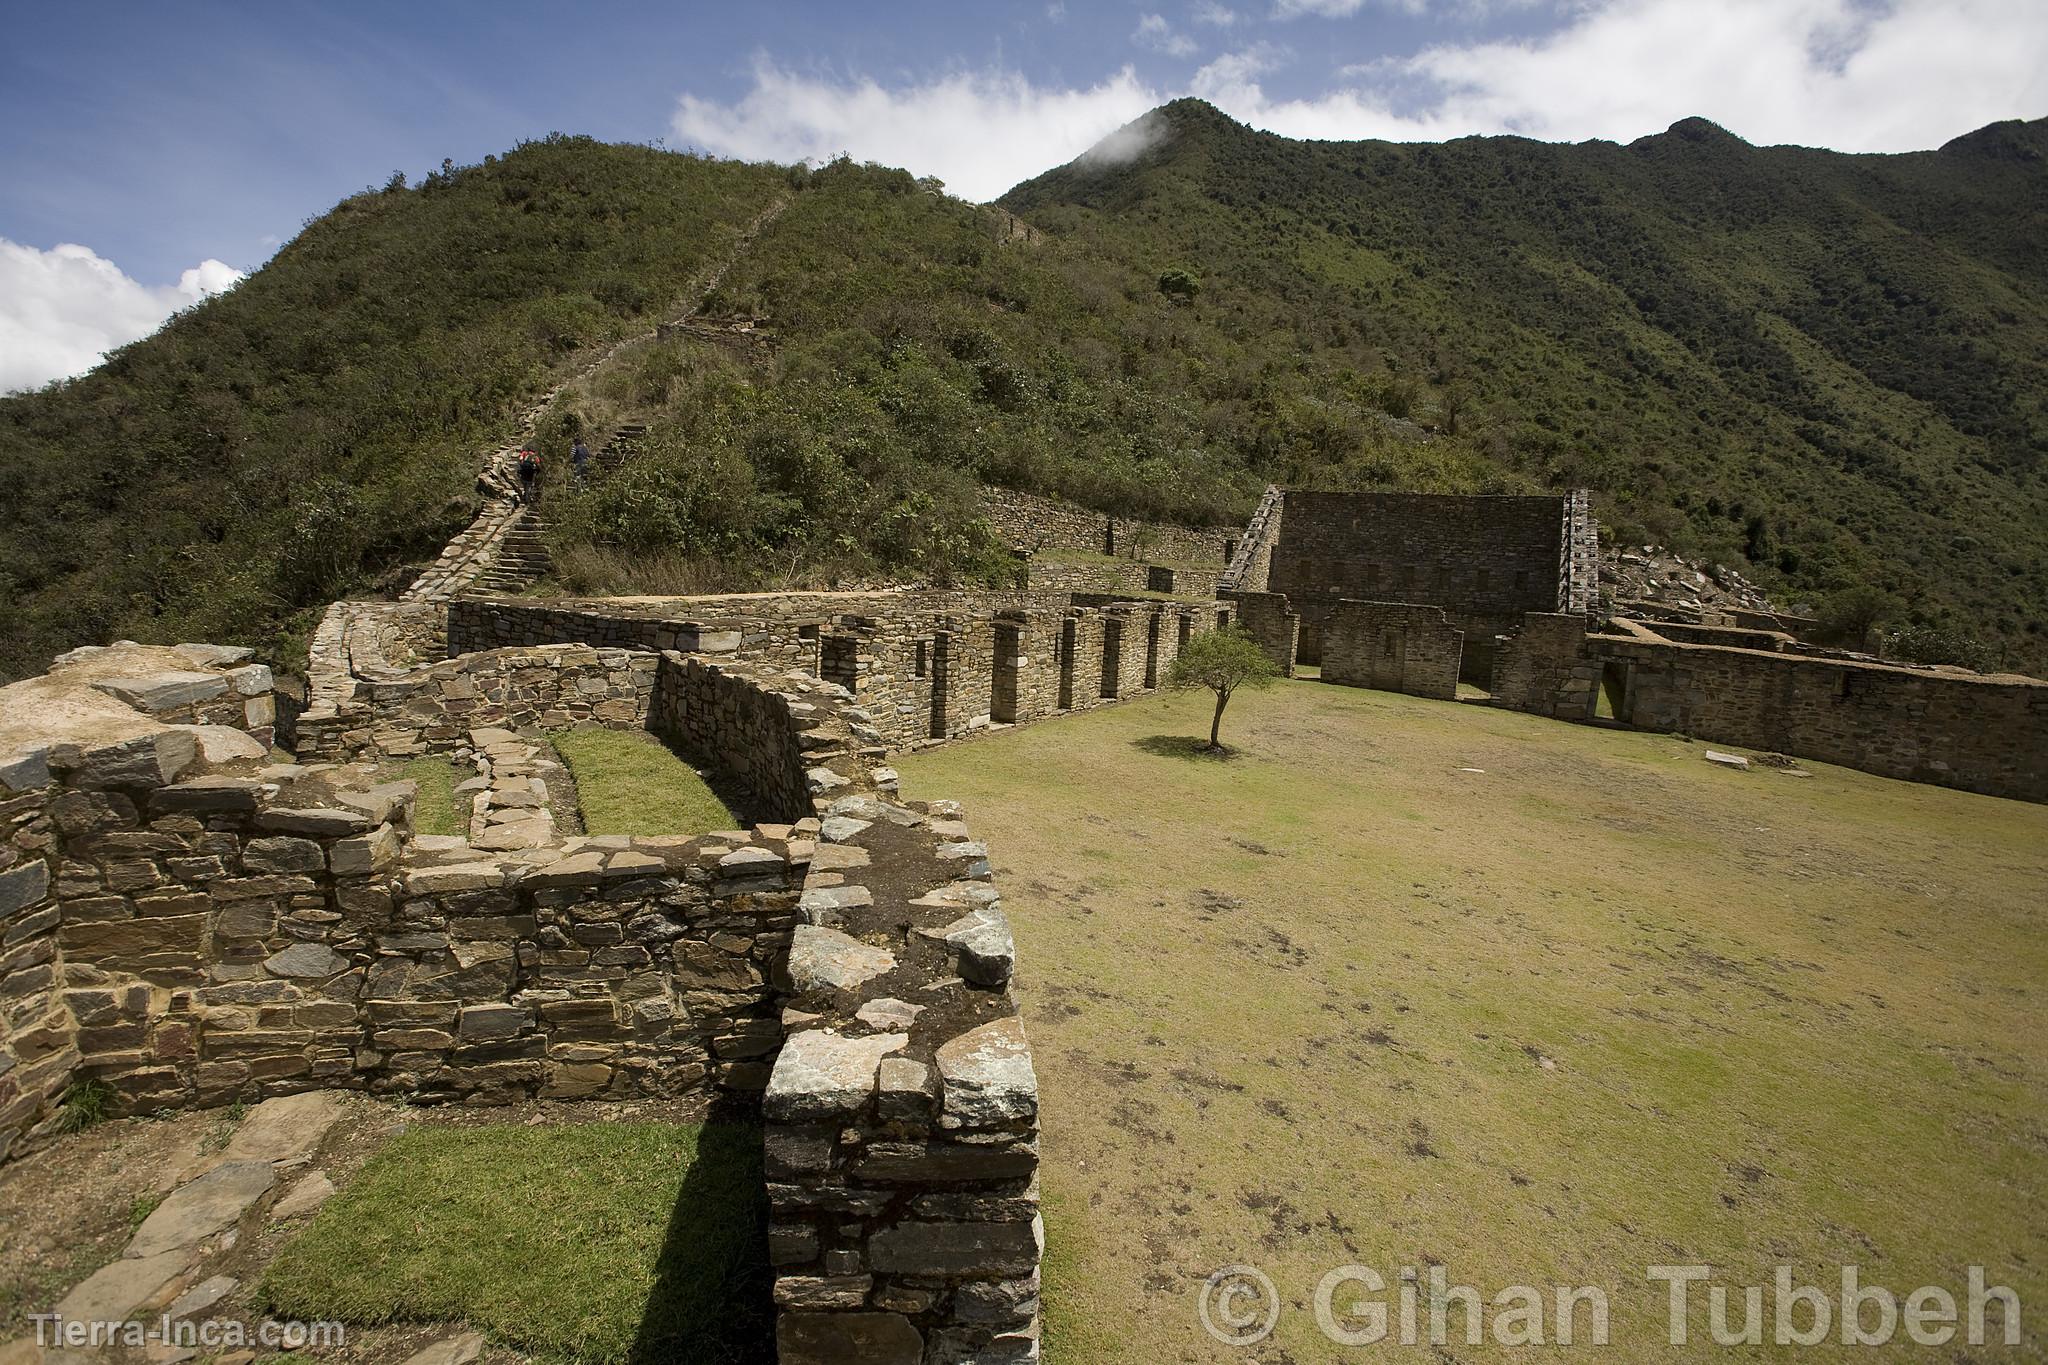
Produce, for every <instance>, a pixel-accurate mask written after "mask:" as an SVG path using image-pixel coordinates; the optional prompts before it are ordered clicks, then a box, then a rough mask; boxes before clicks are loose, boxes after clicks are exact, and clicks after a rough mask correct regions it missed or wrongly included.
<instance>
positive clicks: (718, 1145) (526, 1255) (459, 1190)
mask: <svg viewBox="0 0 2048 1365" xmlns="http://www.w3.org/2000/svg"><path fill="white" fill-rule="evenodd" d="M760 1152H761V1132H760V1129H759V1128H758V1127H753V1126H750V1125H744V1124H730V1123H712V1124H705V1125H701V1126H698V1125H687V1124H665V1123H591V1124H580V1125H570V1126H548V1127H533V1128H529V1127H524V1126H513V1125H491V1126H489V1127H483V1128H456V1127H441V1126H428V1125H422V1126H418V1127H414V1128H411V1129H409V1130H407V1131H406V1132H403V1133H401V1134H399V1135H398V1136H397V1137H395V1138H393V1139H392V1140H391V1142H390V1143H388V1144H387V1145H386V1146H385V1147H384V1148H383V1149H382V1150H381V1151H379V1152H378V1153H377V1154H376V1155H375V1156H373V1157H372V1158H371V1159H370V1161H369V1162H368V1163H367V1164H366V1165H365V1166H364V1167H363V1169H362V1171H361V1172H360V1173H359V1174H358V1175H357V1176H356V1178H355V1179H354V1180H353V1181H351V1182H350V1183H349V1185H348V1186H347V1188H345V1189H344V1190H342V1191H341V1193H339V1194H337V1195H336V1196H335V1197H334V1198H333V1199H332V1200H330V1201H329V1202H328V1204H327V1206H326V1207H325V1208H323V1209H322V1210H321V1211H320V1213H319V1215H318V1216H317V1217H316V1218H315V1219H314V1220H313V1222H312V1223H311V1224H310V1225H309V1226H308V1227H307V1228H306V1229H305V1231H304V1232H302V1233H300V1234H299V1235H298V1236H297V1237H296V1238H294V1239H293V1240H292V1241H291V1242H289V1243H287V1244H286V1245H285V1247H284V1248H283V1250H282V1251H280V1252H279V1254H278V1256H277V1258H276V1259H275V1260H274V1261H272V1263H271V1265H270V1268H269V1270H268V1271H266V1272H265V1274H264V1277H263V1280H262V1283H261V1285H260V1286H259V1289H258V1295H259V1297H260V1299H261V1301H262V1302H263V1304H264V1306H265V1307H266V1308H267V1309H268V1310H269V1311H271V1312H273V1313H275V1314H277V1315H279V1316H281V1317H289V1318H298V1319H303V1320H307V1321H313V1320H319V1319H333V1320H338V1321H342V1322H350V1323H358V1324H363V1325H370V1326H374V1325H376V1324H379V1323H385V1322H393V1321H456V1320H459V1321H464V1322H467V1323H469V1324H470V1325H471V1326H473V1327H476V1328H478V1329H479V1330H482V1331H484V1332H486V1333H488V1334H489V1335H490V1336H491V1337H493V1338H494V1339H496V1340H498V1341H501V1342H504V1343H506V1344H508V1345H510V1346H512V1347H513V1348H515V1349H517V1350H520V1351H525V1352H528V1353H530V1354H532V1355H533V1356H535V1357H536V1358H538V1359H542V1360H547V1361H561V1362H575V1363H576V1365H613V1363H614V1362H617V1363H621V1365H639V1363H640V1362H653V1361H663V1362H678V1365H739V1362H741V1361H747V1360H754V1359H758V1358H760V1357H761V1353H762V1352H763V1351H764V1350H765V1349H766V1341H767V1337H768V1334H769V1332H770V1331H771V1325H772V1318H773V1307H772V1304H771V1303H770V1299H769V1289H770V1283H771V1277H770V1272H769V1269H768V1261H767V1242H766V1218H767V1210H766V1206H765V1200H764V1198H763V1194H762V1190H763V1186H762V1183H761V1166H760V1160H761V1158H760Z"/></svg>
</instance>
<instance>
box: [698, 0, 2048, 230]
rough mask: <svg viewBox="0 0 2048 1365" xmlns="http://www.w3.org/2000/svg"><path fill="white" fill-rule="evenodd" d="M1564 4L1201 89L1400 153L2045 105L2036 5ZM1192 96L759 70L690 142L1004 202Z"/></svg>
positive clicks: (1260, 70)
mask: <svg viewBox="0 0 2048 1365" xmlns="http://www.w3.org/2000/svg"><path fill="white" fill-rule="evenodd" d="M1382 2H1385V0H1382ZM1393 2H1396V3H1398V2H1399V0H1393ZM1473 2H1475V0H1452V3H1453V4H1454V5H1456V4H1469V3H1473ZM1494 2H1495V3H1502V2H1504V0H1494ZM1330 3H1338V0H1330ZM1567 13H1568V18H1567V19H1566V21H1565V23H1564V24H1563V26H1561V27H1559V28H1557V29H1555V30H1553V31H1552V32H1550V33H1548V34H1545V35H1543V36H1541V37H1538V38H1534V39H1529V40H1523V41H1515V42H1480V43H1465V44H1457V43H1450V44H1440V45H1437V46H1433V47H1429V48H1425V49H1423V50H1422V51H1419V52H1416V53H1413V54H1411V55H1407V56H1399V57H1391V58H1384V59H1381V60H1379V61H1376V62H1373V63H1370V64H1368V65H1366V66H1365V67H1362V68H1348V69H1346V70H1345V71H1343V72H1341V73H1340V74H1339V77H1338V83H1337V84H1335V85H1334V86H1332V87H1330V88H1326V89H1324V90H1321V91H1318V92H1315V93H1313V94H1310V95H1307V96H1294V97H1276V96H1275V95H1273V94H1271V93H1269V92H1268V90H1267V89H1266V85H1267V84H1268V83H1270V77H1271V76H1272V75H1273V73H1274V72H1275V71H1277V70H1278V69H1279V68H1280V67H1281V66H1282V65H1283V64H1284V63H1286V62H1287V61H1288V60H1289V54H1288V51H1287V49H1286V48H1283V47H1276V46H1273V45H1270V44H1254V45H1252V46H1249V47H1246V48H1244V49H1243V50H1241V51H1237V52H1232V53H1227V54H1225V55H1223V56H1220V57H1217V58H1216V59H1215V60H1213V61H1211V62H1209V63H1208V64H1207V65H1205V66H1203V67H1202V68H1201V69H1200V70H1199V71H1197V72H1196V73H1195V74H1194V75H1193V76H1192V77H1191V78H1190V80H1189V82H1188V86H1187V90H1186V93H1191V94H1196V95H1200V96H1202V97H1203V98H1205V99H1207V100H1209V101H1211V102H1212V103H1214V104H1215V105H1217V106H1218V107H1219V108H1221V109H1222V110H1224V112H1226V113H1228V114H1230V115H1231V116H1233V117H1234V118H1237V119H1240V120H1242V121H1244V122H1246V123H1249V124H1252V125H1253V126H1255V127H1259V128H1265V129H1268V130H1270V131H1272V132H1276V133H1282V134H1285V135H1287V136H1290V137H1305V138H1334V139H1351V138H1367V137H1377V138H1391V139H1399V140H1406V141H1436V140H1441V139H1444V138H1451V137H1461V136H1464V135H1466V134H1470V133H1510V132H1511V133H1520V134H1522V135H1524V136H1528V137H1536V138H1544V139H1549V140H1554V141H1577V140H1581V139H1585V138H1595V137H1600V138H1612V139H1615V140H1617V141H1626V140H1628V139H1632V138H1636V137H1640V136H1643V135H1644V134H1646V133H1654V132H1660V131H1662V130H1663V129H1664V128H1666V127H1668V126H1670V125H1671V124H1672V123H1674V122H1676V121H1677V120H1678V119H1681V118H1684V117H1686V116H1688V115H1691V114H1700V115H1704V116H1705V117H1707V118H1710V119H1713V120H1714V121H1715V122H1717V123H1720V124H1722V125H1724V126H1726V127H1728V128H1729V129H1731V130H1732V131H1734V132H1735V133H1737V134H1739V135H1740V136H1742V137H1744V138H1747V139H1748V140H1749V141H1751V142H1755V143H1760V144H1761V143H1775V142H1794V143H1802V144H1805V145H1809V146H1820V147H1833V148H1837V149H1839V150H1842V151H1906V150H1913V149H1920V148H1928V147H1934V146H1938V145H1939V144H1940V143H1942V142H1945V141H1947V140H1948V139H1949V138H1951V137H1955V136H1957V135H1958V134H1961V133H1965V132H1968V131H1970V130H1972V129H1974V128H1979V127H1982V126H1983V125H1984V124H1986V123H1990V122H1993V121H1995V120H1998V119H2005V118H2016V117H2039V116H2040V115H2042V114H2043V113H2048V5H2042V4H2040V3H2039V2H2038V0H1892V3H1891V4H1890V6H1889V7H1888V8H1885V9H1877V10H1873V9H1872V8H1870V6H1869V5H1868V4H1867V3H1865V0H1719V2H1718V3H1717V4H1716V5H1714V6H1713V7H1712V8H1711V9H1709V8H1708V7H1706V6H1704V5H1701V4H1700V3H1698V0H1575V4H1574V5H1573V6H1571V7H1570V8H1569V9H1568V10H1567ZM1180 93H1183V92H1182V91H1180V90H1171V89H1169V90H1157V89H1154V88H1152V87H1151V86H1149V85H1147V84H1146V83H1145V82H1144V81H1142V80H1140V79H1139V78H1138V77H1137V76H1136V75H1135V74H1134V73H1133V71H1132V70H1131V68H1129V67H1125V68H1123V69H1122V70H1120V71H1118V72H1117V73H1115V74H1114V75H1112V76H1109V77H1108V78H1106V79H1104V80H1103V81H1101V82H1100V83H1099V84H1097V85H1094V86H1092V87H1089V88H1086V89H1063V88H1057V87H1047V86H1039V85H1035V84H1033V83H1032V82H1031V81H1030V80H1028V79H1027V78H1026V77H1024V76H1022V75H1020V74H1018V73H1016V72H1014V71H1008V70H1003V69H1000V68H997V69H989V70H982V71H968V72H961V73H956V74H953V75H949V76H946V77H943V78H940V79H937V80H932V81H928V82H925V83H922V84H916V85H905V86H895V87H885V86H882V85H880V84H878V83H876V82H875V81H873V80H869V79H859V80H839V79H829V78H820V77H814V76H808V75H798V74H795V73H792V72H789V71H786V70H783V69H782V68H780V67H777V66H775V65H774V64H773V63H771V62H767V61H763V62H760V63H758V64H757V65H756V67H755V70H754V84H753V88H752V89H751V90H750V91H749V92H748V93H746V94H745V95H744V96H742V97H741V98H740V99H739V100H737V101H736V102H733V103H730V104H726V103H720V102H717V101H713V100H707V99H702V98H699V97H697V96H694V95H685V96H683V97H682V99H681V101H680V103H679V105H678V107H677V111H676V116H675V131H676V132H677V134H678V135H679V136H681V137H682V138H684V139H685V140H687V141H689V142H692V143H694V144H696V145H697V146H700V147H703V148H706V149H707V150H710V151H713V152H717V153H720V154H722V155H728V156H741V157H748V158H753V159H763V160H779V161H793V160H799V159H802V158H806V157H819V156H831V155H834V154H836V153H838V152H840V151H847V152H850V153H852V154H853V155H854V156H856V157H859V158H861V159H863V160H873V161H880V162H885V163H887V164H889V165H894V166H904V167H908V168H909V169H910V170H912V171H914V172H916V173H918V174H920V175H937V176H939V177H941V178H942V179H944V180H945V181H946V182H947V184H948V186H949V187H950V188H951V189H952V190H953V192H954V193H956V194H960V195H963V196H964V197H966V198H970V199H989V198H993V197H994V196H996V195H998V194H1001V193H1002V192H1003V191H1004V190H1006V189H1008V188H1009V187H1010V186H1011V185H1014V184H1016V183H1017V182H1018V181H1020V180H1024V179H1028V178H1029V177H1031V176H1033V175H1037V174H1038V173H1040V172H1041V171H1044V170H1046V169H1048V168H1049V167H1052V166H1056V165H1059V164H1061V163H1062V162H1066V161H1069V160H1072V159H1073V158H1074V157H1076V156H1078V155H1080V154H1081V153H1082V152H1083V151H1085V150H1086V149H1087V148H1088V147H1090V146H1092V145H1093V144H1094V143H1095V142H1096V141H1097V140H1098V139H1100V138H1102V137H1104V136H1107V135H1108V134H1110V133H1111V132H1113V131H1115V130H1117V129H1119V128H1121V127H1122V126H1123V125H1125V124H1127V123H1129V122H1131V121H1132V120H1133V119H1135V118H1137V117H1138V115H1140V114H1142V113H1144V112H1145V111H1146V110H1148V109H1151V108H1153V107H1155V106H1157V105H1159V104H1162V103H1164V102H1165V101H1166V100H1167V99H1169V98H1171V97H1172V96H1173V95H1176V94H1180ZM1127 144H1128V145H1127ZM1132 145H1135V146H1140V147H1141V146H1143V145H1147V144H1145V142H1144V141H1143V139H1142V138H1141V137H1139V136H1138V135H1136V134H1127V135H1126V138H1125V142H1124V143H1121V144H1119V146H1118V148H1117V149H1116V150H1117V151H1118V153H1119V154H1121V155H1130V154H1132V152H1131V146H1132Z"/></svg>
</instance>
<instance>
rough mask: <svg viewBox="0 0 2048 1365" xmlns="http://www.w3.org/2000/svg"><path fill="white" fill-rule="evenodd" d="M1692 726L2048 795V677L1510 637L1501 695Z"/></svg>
mask: <svg viewBox="0 0 2048 1365" xmlns="http://www.w3.org/2000/svg"><path fill="white" fill-rule="evenodd" d="M1602 691H1605V693H1606V694H1607V695H1608V697H1609V698H1610V700H1611V702H1612V710H1613V713H1614V717H1613V718H1614V722H1615V723H1617V724H1622V725H1628V726H1630V727H1632V728H1635V729H1640V730H1657V731H1663V732H1668V733H1678V734H1687V735H1692V736H1695V737H1696V738H1699V739H1704V740H1711V741H1714V742H1716V743H1721V744H1730V745H1742V746H1745V747H1748V748H1753V749H1762V750H1769V751H1775V752H1780V753H1786V754H1796V755H1798V756H1800V757H1803V758H1811V759H1817V760H1820V761H1821V762H1826V763H1839V764H1842V765H1843V766H1844V767H1850V768H1860V769H1862V770H1863V771H1865V772H1871V773H1877V774H1879V775H1880V776H1884V777H1898V778H1906V779H1908V780H1911V781H1915V782H1932V783H1935V784H1937V785H1940V786H1945V787H1960V788H1962V789H1964V790H1966V791H1975V792H1983V793H1986V794H1988V795H1992V796H2009V797H2016V798H2018V799H2020V800H2025V801H2048V683H2044V682H2041V681H2038V680H2035V679H2031V678H2017V677H1995V676H1984V675H1978V674H1961V673H1945V672H1939V671H1934V670H1915V669H1906V668H1897V667H1891V666H1888V665H1884V664H1869V663H1854V662H1848V661H1841V660H1832V659H1816V658H1808V657H1804V656H1800V655H1791V654H1778V653H1765V652H1762V651H1758V650H1748V649H1729V648H1725V647H1721V646H1715V645H1696V644H1681V643H1675V642H1670V641H1664V640H1655V639H1642V638H1636V637H1630V636H1619V635H1588V634H1587V633H1586V631H1585V629H1584V621H1583V619H1582V618H1579V617H1577V616H1571V615H1540V614H1539V615H1531V616H1529V617H1527V618H1525V623H1524V626H1523V629H1522V631H1521V632H1520V633H1519V634H1518V635H1516V636H1515V637H1514V638H1513V639H1512V640H1510V641H1508V642H1507V644H1505V645H1504V646H1503V647H1502V649H1501V652H1500V658H1499V660H1498V663H1497V666H1496V669H1495V682H1494V698H1495V704H1496V705H1500V706H1507V707H1511V708H1513V709H1515V710H1518V711H1532V712H1535V713H1537V714H1539V715H1546V716H1554V717H1556V718H1558V719H1561V720H1591V719H1594V718H1595V715H1594V713H1595V710H1596V706H1597V700H1598V697H1599V695H1600V694H1601V692H1602Z"/></svg>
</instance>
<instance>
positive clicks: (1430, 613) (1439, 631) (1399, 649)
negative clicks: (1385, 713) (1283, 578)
mask: <svg viewBox="0 0 2048 1365" xmlns="http://www.w3.org/2000/svg"><path fill="white" fill-rule="evenodd" d="M1464 648H1465V632H1463V631H1461V630H1459V629H1457V628H1456V627H1454V626H1452V625H1451V624H1450V622H1449V621H1447V620H1446V619H1445V618H1444V614H1443V612H1442V611H1441V610H1439V609H1438V608H1436V607H1421V606H1412V605H1409V604H1407V603H1402V602H1339V603H1337V604H1336V606H1335V607H1334V608H1333V609H1332V610H1331V612H1330V615H1329V617H1328V618H1327V619H1326V620H1325V621H1324V623H1323V681H1324V682H1332V683H1343V684H1346V685H1348V686H1351V687H1374V688H1378V689H1379V690H1380V691H1382V692H1406V693H1408V694H1409V695H1411V696H1416V697H1435V698H1437V699H1439V700H1441V701H1451V700H1453V699H1455V698H1456V697H1457V695H1458V665H1459V661H1460V660H1461V659H1462V658H1463V657H1464Z"/></svg>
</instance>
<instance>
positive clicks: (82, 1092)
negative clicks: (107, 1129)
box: [57, 1076, 114, 1133]
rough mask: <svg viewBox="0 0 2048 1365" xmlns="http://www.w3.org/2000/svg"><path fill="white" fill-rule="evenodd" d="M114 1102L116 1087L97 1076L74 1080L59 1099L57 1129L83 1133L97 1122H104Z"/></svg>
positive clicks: (62, 1131)
mask: <svg viewBox="0 0 2048 1365" xmlns="http://www.w3.org/2000/svg"><path fill="white" fill-rule="evenodd" d="M113 1102H114V1088H113V1087H112V1086H110V1085H108V1084H107V1083H106V1082H105V1081H103V1080H100V1079H99V1078H98V1077H97V1076H91V1077H87V1078H86V1079H85V1080H82V1081H73V1082H72V1083H71V1084H70V1085H69V1086H67V1087H66V1088H65V1090H64V1095H63V1097H62V1098H61V1099H60V1100H58V1102H57V1103H58V1107H59V1110H60V1113H59V1116H58V1119H57V1131H58V1132H60V1133H82V1132H84V1131H85V1130H86V1129H88V1128H91V1127H94V1126H95V1125H97V1124H100V1123H104V1122H105V1121H106V1118H107V1113H108V1110H109V1107H110V1106H111V1105H112V1104H113Z"/></svg>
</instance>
